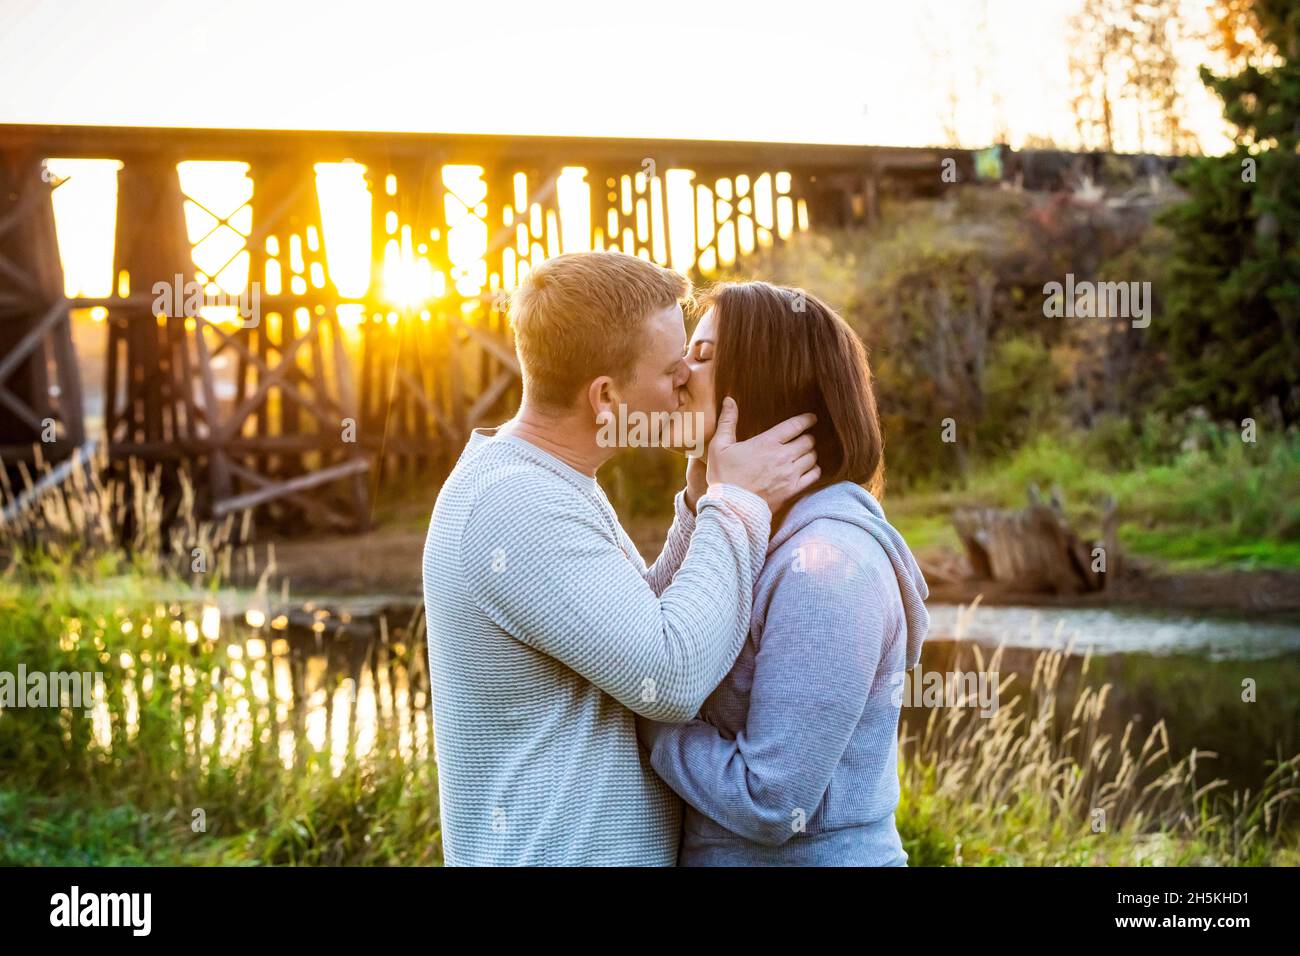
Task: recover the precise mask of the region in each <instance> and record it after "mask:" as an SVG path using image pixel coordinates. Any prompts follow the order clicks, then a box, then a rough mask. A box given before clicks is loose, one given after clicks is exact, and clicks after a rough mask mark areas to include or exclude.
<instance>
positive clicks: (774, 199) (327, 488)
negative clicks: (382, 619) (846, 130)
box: [0, 126, 1007, 528]
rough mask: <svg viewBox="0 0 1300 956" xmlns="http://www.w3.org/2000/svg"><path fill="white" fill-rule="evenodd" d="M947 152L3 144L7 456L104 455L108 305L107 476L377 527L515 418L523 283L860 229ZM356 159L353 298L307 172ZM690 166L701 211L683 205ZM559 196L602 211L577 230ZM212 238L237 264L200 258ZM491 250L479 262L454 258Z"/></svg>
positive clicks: (435, 139)
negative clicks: (93, 443) (413, 489)
mask: <svg viewBox="0 0 1300 956" xmlns="http://www.w3.org/2000/svg"><path fill="white" fill-rule="evenodd" d="M1006 153H1007V151H1005V150H1003V151H1002V155H1003V156H1005V155H1006ZM87 158H94V159H109V160H116V161H117V170H116V185H117V199H116V206H115V210H116V217H115V227H114V229H115V236H114V239H113V243H112V276H111V277H112V282H111V289H108V290H101V291H106V292H107V294H103V295H96V296H91V295H86V294H84V293H75V294H72V295H68V294H67V293H68V292H69V290H68V289H66V288H65V277H64V273H63V269H62V267H61V255H60V252H61V244H62V245H67V244H68V242H69V236H68V235H67V234H66V233H67V231H68V229H69V227H67V226H65V225H63V223H62V221H60V225H59V229H58V230H57V231H56V216H55V209H56V205H57V203H56V202H54V201H52V200H53V199H54V197H56V196H57V190H58V189H60V188H62V187H63V185H64V182H65V179H66V178H67V177H64V176H62V175H61V174H60V173H59V172H58V169H59V166H58V163H59V162H61V161H65V160H75V159H87ZM945 160H951V162H949V163H948V164H947V165H948V168H949V169H950V170H951V169H952V168H954V167H955V169H956V171H957V176H958V178H959V179H960V181H969V180H971V179H972V178H974V175H975V157H974V154H972V153H968V152H963V151H959V150H941V149H902V148H877V147H851V146H807V145H795V144H771V143H741V142H697V141H670V140H601V139H580V138H551V137H498V136H469V135H424V134H385V133H330V132H278V131H270V132H258V131H227V130H191V129H143V128H108V127H105V128H97V127H71V126H63V127H59V126H0V455H2V456H3V459H4V462H5V464H6V466H10V467H12V466H14V465H15V463H16V462H19V461H28V462H30V461H31V460H32V459H33V457H35V456H36V455H37V454H39V456H40V457H41V458H42V459H43V460H44V461H47V462H56V461H59V460H60V459H66V458H67V457H68V456H70V455H71V454H72V453H73V451H74V450H76V449H79V448H82V447H83V446H84V445H85V443H86V442H87V441H88V440H89V439H90V438H94V437H96V436H94V435H88V431H89V430H90V429H89V428H88V425H89V424H91V423H90V422H88V419H87V413H86V404H87V391H86V390H85V389H83V387H82V370H83V369H84V368H85V363H84V361H83V362H81V363H79V361H78V355H77V348H76V347H75V344H74V334H73V333H74V316H81V315H82V313H80V312H77V311H76V310H82V309H93V310H96V313H97V315H96V317H97V318H98V319H99V320H100V321H102V322H104V331H106V348H105V350H104V358H103V366H102V376H101V375H100V374H99V373H98V370H97V373H96V375H95V378H96V379H97V380H98V379H100V378H101V377H102V425H101V424H100V422H99V421H98V416H95V417H96V421H95V422H94V424H95V425H96V426H98V427H97V429H96V433H97V436H98V440H99V441H101V442H103V443H104V444H106V445H107V449H108V452H109V455H110V457H111V459H112V460H115V461H123V460H125V459H128V458H132V457H134V458H139V459H143V460H145V461H147V462H150V463H159V462H161V463H166V464H167V465H168V466H170V467H175V466H177V465H179V464H181V463H186V464H187V465H188V467H189V470H190V473H191V475H192V476H194V478H195V479H197V481H198V485H199V498H198V501H199V505H200V507H201V508H202V510H203V511H204V512H205V513H206V514H209V515H214V516H222V515H226V514H234V513H238V512H241V511H244V510H247V509H250V508H258V509H260V513H262V514H264V515H266V516H267V517H269V518H271V519H273V520H275V521H277V522H278V523H280V524H285V523H290V524H293V525H298V526H301V525H304V524H310V525H312V526H320V525H326V526H337V527H340V528H357V527H361V526H364V524H365V523H366V522H367V520H368V513H369V496H370V495H371V494H372V492H373V489H374V484H375V482H376V481H377V480H378V475H379V472H380V471H381V470H382V471H383V473H384V475H385V476H398V477H401V476H406V477H409V478H412V479H422V478H425V477H430V478H434V479H436V475H437V472H438V471H439V470H441V469H443V468H445V467H447V465H448V463H449V461H451V460H453V459H454V456H455V454H456V453H458V451H459V449H460V447H461V445H462V443H463V441H464V439H465V436H466V434H467V432H468V430H469V429H470V428H472V427H474V426H476V425H479V424H482V423H485V422H495V421H500V420H502V419H503V418H505V417H508V415H509V414H510V413H511V412H512V410H513V408H514V407H515V404H516V403H517V400H518V391H519V378H518V375H519V368H518V365H517V362H516V359H515V355H514V349H513V346H512V344H511V341H510V337H509V330H508V326H507V322H506V313H505V308H504V303H505V301H506V297H507V296H508V294H509V291H510V290H511V289H512V288H514V287H515V286H516V285H517V283H518V281H519V280H520V278H521V276H522V275H523V274H524V273H525V272H526V270H527V268H528V267H529V266H530V265H535V264H537V263H538V262H540V261H541V260H542V259H544V258H546V257H548V256H549V255H553V254H555V253H556V252H558V251H560V250H565V251H568V250H570V249H591V248H618V249H622V250H624V251H629V252H632V253H634V254H640V255H643V256H646V257H648V258H652V259H655V260H657V261H659V262H661V263H662V264H665V265H673V266H675V267H679V268H683V269H686V270H689V271H692V272H694V273H695V274H696V278H697V279H698V278H700V277H701V275H705V276H706V275H707V274H709V272H710V271H711V270H712V269H713V268H715V267H716V266H717V264H718V262H719V259H720V258H721V259H722V260H724V261H725V260H726V259H728V258H743V257H744V254H745V252H746V251H747V250H752V249H755V248H761V247H762V246H764V245H768V244H772V243H779V242H783V241H785V240H786V239H787V238H788V237H789V236H790V235H791V234H792V233H794V232H797V231H799V230H800V229H802V228H808V227H809V225H810V224H811V226H812V227H813V228H818V227H826V226H840V225H848V224H852V223H854V222H862V221H866V220H869V219H870V218H871V217H872V216H873V215H874V214H875V210H876V208H877V203H878V201H879V197H880V196H881V195H883V194H888V193H896V194H897V193H902V194H916V193H924V192H937V191H938V190H939V189H940V188H942V183H943V182H944V181H950V179H951V177H949V180H944V179H942V178H941V173H942V169H943V164H944V161H945ZM191 161H226V162H229V161H235V162H238V163H242V164H246V166H244V167H237V169H238V170H240V171H241V172H242V177H243V179H244V180H246V181H247V184H248V188H246V189H245V190H244V191H243V192H238V191H236V192H235V193H234V194H233V197H234V198H233V199H232V198H230V194H229V191H227V196H226V201H225V203H224V205H221V206H217V205H215V204H214V202H213V201H212V200H210V199H207V198H204V197H202V196H199V195H196V194H192V193H191V192H188V191H187V188H186V186H185V183H184V181H183V180H184V177H183V176H181V175H178V164H182V165H184V164H186V163H188V162H191ZM346 162H351V163H355V164H358V165H356V166H354V167H348V168H349V169H350V170H351V171H352V172H353V173H355V176H356V178H357V180H358V182H363V183H364V185H365V189H364V190H363V191H362V192H363V198H364V197H365V196H368V199H365V203H364V204H363V205H362V206H361V207H360V208H361V210H362V212H361V213H360V215H361V216H363V217H365V216H367V215H368V220H367V219H365V218H362V219H360V220H358V221H357V222H355V223H354V224H353V225H354V232H357V231H359V232H360V233H363V234H364V233H366V232H367V231H368V232H369V235H368V236H366V235H361V236H360V237H359V238H360V239H362V240H363V241H362V243H361V247H362V249H363V254H364V250H366V249H368V250H370V254H369V261H368V262H365V263H363V264H362V267H361V275H360V277H359V278H358V277H355V276H354V277H353V278H352V279H351V280H350V283H349V282H343V281H341V280H340V277H339V276H338V275H337V274H336V273H337V272H338V271H339V259H340V256H337V255H336V253H337V252H338V250H337V249H336V248H332V247H331V243H332V242H335V243H336V242H339V241H340V239H339V236H340V235H343V234H342V233H340V231H339V227H338V226H337V224H333V226H332V224H331V222H330V221H329V219H330V212H329V210H328V209H327V208H324V207H325V206H326V204H325V203H323V202H322V201H321V200H320V198H319V196H320V195H322V193H321V190H320V188H319V183H320V178H321V175H322V174H321V167H319V166H317V165H316V164H332V163H340V164H341V163H346ZM465 167H469V172H468V173H467V174H464V168H465ZM336 168H337V167H336ZM456 168H458V169H460V170H461V172H462V173H463V175H461V176H460V178H459V179H456V178H455V177H453V176H450V175H448V173H447V170H448V169H456ZM574 168H579V169H578V171H577V173H576V179H575V174H574V172H573V169H574ZM687 170H689V171H690V173H691V174H693V178H691V179H689V180H686V179H683V180H680V181H681V182H684V183H687V185H686V186H685V190H686V193H685V195H687V196H689V197H690V198H689V202H688V203H687V204H686V205H685V206H684V207H683V206H681V205H680V204H676V203H669V201H668V198H669V196H670V194H671V193H672V189H673V186H674V183H673V177H674V172H673V171H687ZM584 171H585V175H584ZM72 175H73V176H74V177H75V174H72ZM679 175H686V174H679ZM566 177H567V178H566ZM564 183H567V184H568V187H567V188H570V189H571V188H572V187H573V184H575V183H576V184H577V186H576V188H578V189H579V190H581V191H582V194H585V196H587V197H589V207H588V209H587V211H586V212H585V214H584V215H583V216H580V217H577V218H576V225H575V219H574V218H573V217H566V215H565V212H564V211H561V209H560V202H559V197H560V195H561V193H562V192H564V189H565V188H566V187H565V186H563V185H562V184H564ZM670 205H671V206H672V208H671V209H670ZM366 206H368V207H369V208H368V210H367V209H366V208H365V207H366ZM682 208H685V209H687V210H690V212H691V217H690V218H691V219H692V221H691V222H689V223H687V224H685V225H683V224H681V223H675V222H674V221H673V217H674V216H676V217H681V215H682V212H681V210H682ZM323 213H324V215H323ZM566 232H567V234H566ZM218 234H220V237H221V238H222V242H223V244H221V249H222V250H224V252H223V253H222V254H220V255H219V256H218V258H219V259H220V260H222V261H221V262H217V263H215V264H213V263H208V264H207V265H206V268H204V267H200V266H199V265H196V262H198V261H200V258H201V257H200V256H198V255H197V251H198V250H199V249H200V247H201V246H202V245H203V243H205V242H209V241H211V240H212V238H213V237H214V236H216V235H218ZM343 238H344V239H346V238H348V237H347V236H346V235H343ZM353 238H356V237H353ZM474 241H477V242H478V246H477V248H475V249H473V251H472V261H470V260H467V259H466V258H465V253H464V252H463V249H461V248H460V247H461V246H466V247H472V246H473V245H474ZM723 246H729V247H730V248H731V251H732V254H731V255H728V254H727V253H728V250H727V249H724V248H723ZM394 250H395V251H394ZM64 252H65V255H64V256H63V261H66V259H67V256H66V250H64ZM393 256H396V257H397V259H398V268H407V269H414V273H415V274H416V275H417V277H423V279H424V280H425V281H426V282H429V283H431V284H430V285H429V287H428V288H425V289H424V290H423V292H422V293H421V294H420V295H419V296H418V297H417V298H415V299H411V300H408V301H405V302H404V303H403V304H399V303H398V302H396V301H394V297H393V296H392V295H391V290H386V287H385V280H386V274H385V271H384V270H385V268H390V267H391V266H386V265H385V263H386V262H387V260H388V259H390V258H392V257H393ZM458 257H459V258H458ZM209 258H211V257H209ZM331 261H333V263H334V266H335V268H333V269H332V268H331ZM232 264H233V266H234V271H237V272H238V275H239V280H240V281H239V282H238V284H240V285H244V286H245V291H247V289H251V288H255V287H256V288H258V291H259V292H260V296H259V297H258V298H257V299H256V300H255V301H256V303H257V306H258V309H259V311H257V312H256V313H255V314H253V315H251V316H249V317H241V316H236V318H235V320H233V321H232V320H231V318H230V313H231V310H229V309H227V310H226V312H225V314H224V316H223V315H219V314H217V313H218V310H210V309H204V310H203V311H202V312H200V311H199V309H198V308H187V307H186V306H185V302H184V299H185V298H186V296H185V295H184V294H182V293H181V292H180V291H179V289H178V292H177V293H176V294H175V295H174V296H169V297H167V298H166V299H165V301H163V304H162V305H160V299H159V296H158V294H157V291H156V285H157V284H158V283H164V284H166V285H167V286H169V287H170V286H173V285H177V286H183V285H184V283H187V282H194V283H197V285H196V286H194V288H197V289H199V290H200V295H201V302H199V303H191V305H204V306H210V305H213V304H217V303H219V302H228V301H230V300H226V299H222V298H221V295H222V292H223V289H224V292H226V293H230V296H231V300H233V296H234V294H235V293H236V292H237V291H238V290H237V289H235V288H229V287H225V286H221V285H220V282H221V280H223V279H224V278H225V277H226V276H228V275H230V274H231V273H227V272H225V270H226V269H227V268H231V267H232ZM367 270H368V276H367V274H366V271H367ZM353 271H354V272H355V271H356V270H355V269H354V270H353ZM178 277H180V278H179V279H178ZM367 279H368V281H367ZM245 280H246V282H245ZM75 321H81V319H79V318H77V319H75Z"/></svg>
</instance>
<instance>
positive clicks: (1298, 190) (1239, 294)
mask: <svg viewBox="0 0 1300 956" xmlns="http://www.w3.org/2000/svg"><path fill="white" fill-rule="evenodd" d="M1227 6H1228V7H1231V8H1233V11H1234V15H1235V14H1238V13H1239V10H1237V8H1239V7H1240V6H1241V4H1240V3H1232V4H1227ZM1250 13H1251V15H1252V19H1253V20H1254V25H1255V27H1256V29H1257V31H1258V34H1259V36H1260V37H1261V39H1262V40H1263V41H1264V42H1265V43H1266V44H1267V45H1268V47H1271V49H1264V50H1259V51H1257V52H1256V55H1255V56H1253V57H1251V58H1250V60H1251V62H1248V63H1247V64H1246V65H1245V66H1244V67H1243V68H1241V69H1240V70H1239V71H1238V72H1236V73H1235V74H1233V75H1229V76H1216V75H1215V74H1214V73H1212V72H1211V71H1210V70H1208V69H1206V68H1204V67H1202V69H1201V78H1202V80H1204V81H1205V83H1206V84H1207V85H1208V86H1209V87H1210V88H1211V89H1213V90H1214V91H1215V92H1216V93H1217V94H1218V95H1219V96H1220V97H1221V98H1222V100H1223V102H1224V115H1225V116H1226V117H1227V119H1228V120H1229V121H1230V122H1231V123H1232V124H1233V125H1235V126H1236V127H1237V128H1238V131H1239V132H1238V134H1237V137H1236V139H1237V145H1236V148H1235V149H1234V150H1233V151H1231V152H1230V153H1228V154H1227V155H1225V156H1217V157H1199V158H1193V159H1189V160H1187V161H1186V163H1185V164H1184V165H1183V166H1182V168H1181V169H1180V170H1179V172H1178V174H1177V178H1178V181H1179V183H1180V184H1181V185H1182V186H1183V187H1184V188H1185V189H1186V190H1187V192H1188V194H1189V198H1188V199H1187V201H1185V202H1182V203H1179V204H1178V205H1177V206H1175V207H1173V208H1172V209H1170V210H1169V211H1168V212H1167V213H1166V214H1165V217H1164V218H1165V222H1166V223H1167V224H1168V225H1169V226H1170V227H1171V229H1172V231H1173V235H1174V250H1173V261H1172V264H1171V270H1170V277H1169V281H1170V288H1169V290H1168V293H1169V294H1168V297H1167V300H1166V302H1167V306H1168V307H1167V312H1166V315H1165V316H1164V317H1163V319H1162V320H1160V321H1157V322H1156V323H1154V324H1153V325H1152V331H1153V332H1154V333H1156V334H1157V336H1158V338H1159V340H1160V344H1161V345H1162V346H1163V347H1164V349H1165V351H1166V353H1167V356H1168V359H1169V363H1170V368H1171V371H1172V373H1173V378H1174V381H1175V383H1176V384H1175V386H1174V387H1173V389H1172V390H1171V392H1170V393H1169V396H1168V398H1169V403H1170V405H1171V407H1173V408H1175V409H1182V408H1187V407H1189V406H1195V405H1200V406H1204V407H1205V408H1206V409H1207V410H1208V411H1210V413H1211V414H1213V415H1216V416H1222V417H1231V418H1232V419H1234V420H1237V421H1239V420H1240V419H1242V418H1246V417H1259V416H1260V415H1274V414H1275V415H1279V416H1280V417H1281V419H1282V421H1283V422H1284V423H1286V424H1290V423H1293V422H1297V421H1300V384H1297V382H1298V380H1300V249H1298V248H1297V242H1296V240H1297V233H1298V232H1300V152H1297V148H1298V147H1300V0H1255V2H1254V3H1253V4H1251V10H1250Z"/></svg>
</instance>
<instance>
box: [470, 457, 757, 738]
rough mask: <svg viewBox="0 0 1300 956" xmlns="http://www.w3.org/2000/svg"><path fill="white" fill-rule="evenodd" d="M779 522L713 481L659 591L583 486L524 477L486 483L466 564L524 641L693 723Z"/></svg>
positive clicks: (742, 622) (736, 646) (618, 693)
mask: <svg viewBox="0 0 1300 956" xmlns="http://www.w3.org/2000/svg"><path fill="white" fill-rule="evenodd" d="M769 523H770V513H769V512H768V509H767V505H766V504H765V503H764V502H763V499H761V498H759V497H758V496H757V495H754V494H751V493H750V492H748V491H745V490H743V489H741V488H737V487H734V486H729V485H720V486H715V487H714V488H711V489H710V493H709V494H708V495H705V496H703V497H702V498H701V499H700V503H699V516H698V517H697V519H696V526H695V530H694V533H693V534H692V536H691V541H690V545H689V548H688V550H687V553H686V555H685V557H684V558H683V559H682V561H681V566H680V567H679V568H678V569H677V573H676V575H675V576H674V577H673V580H672V582H671V584H669V585H668V586H667V587H665V588H664V589H663V591H662V593H661V594H656V593H655V591H654V589H653V588H652V587H651V585H650V584H649V583H648V582H647V580H646V579H645V578H643V577H642V573H641V571H640V570H639V569H638V568H637V567H636V566H635V565H634V564H633V562H632V561H631V560H629V558H628V556H627V555H626V554H625V553H624V551H623V549H622V548H621V547H620V546H619V544H618V541H617V539H616V538H615V536H614V535H613V534H612V533H611V529H610V528H609V526H608V525H607V524H606V522H605V520H604V518H603V517H602V515H601V513H600V512H599V511H598V510H597V509H596V507H595V506H594V505H592V504H591V503H589V502H587V501H586V500H584V499H583V498H582V496H581V494H580V493H577V492H575V491H574V490H573V489H570V488H568V487H567V486H566V485H563V484H562V483H558V482H556V483H552V482H545V481H538V480H537V479H536V478H532V477H524V476H517V475H516V476H509V477H506V478H503V479H501V480H499V481H497V482H496V483H494V484H493V485H492V486H491V487H489V488H487V489H485V490H484V491H483V492H481V494H480V496H479V498H478V501H477V502H476V504H475V506H474V509H473V512H472V513H471V515H470V517H469V520H468V521H467V523H466V525H465V528H464V533H463V535H462V537H461V561H462V562H463V568H464V574H465V580H466V582H467V586H468V588H469V591H470V594H471V596H472V597H473V599H474V600H475V602H476V603H477V604H478V606H479V607H480V608H481V609H482V611H483V612H484V613H485V614H487V615H488V617H490V618H491V619H492V620H493V621H494V622H496V624H497V625H498V626H499V627H501V628H502V629H503V630H505V631H506V632H507V633H508V634H510V635H511V636H513V637H514V638H515V639H516V640H519V641H521V642H523V643H524V644H527V645H529V646H530V647H533V648H535V649H537V650H539V651H541V652H542V653H545V654H548V655H549V656H551V657H553V658H555V659H556V660H558V661H560V662H561V663H563V664H565V665H567V666H568V667H570V668H571V669H573V670H574V671H575V672H577V673H579V674H581V675H582V676H583V677H585V678H586V679H587V680H589V681H591V682H592V683H593V684H595V685H596V686H597V687H599V688H600V689H601V690H603V691H605V692H606V693H608V694H609V695H610V696H611V697H613V698H614V699H615V700H617V701H619V703H621V704H623V705H624V706H625V707H627V708H628V709H630V710H632V711H635V712H636V713H638V714H643V715H645V716H647V717H652V718H656V719H660V720H686V719H689V718H690V717H692V716H694V715H695V714H696V713H697V712H698V711H699V708H700V706H701V704H703V702H704V699H705V698H706V697H707V696H708V695H709V693H710V692H711V691H712V690H713V688H714V687H715V686H717V684H718V683H719V682H720V681H721V680H722V678H723V677H724V676H726V673H727V671H728V670H729V669H730V667H731V664H732V662H733V661H735V659H736V655H737V654H739V653H740V648H741V645H742V644H743V642H744V639H745V635H746V633H747V632H748V629H749V615H750V604H751V602H752V599H753V587H754V581H755V580H756V579H757V576H758V573H759V571H760V570H761V569H762V566H763V559H764V557H765V552H766V548H767V538H768V528H769Z"/></svg>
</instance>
